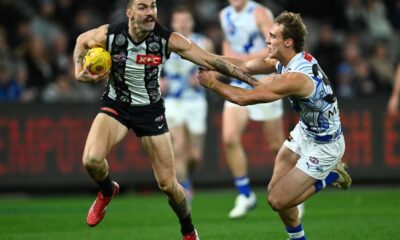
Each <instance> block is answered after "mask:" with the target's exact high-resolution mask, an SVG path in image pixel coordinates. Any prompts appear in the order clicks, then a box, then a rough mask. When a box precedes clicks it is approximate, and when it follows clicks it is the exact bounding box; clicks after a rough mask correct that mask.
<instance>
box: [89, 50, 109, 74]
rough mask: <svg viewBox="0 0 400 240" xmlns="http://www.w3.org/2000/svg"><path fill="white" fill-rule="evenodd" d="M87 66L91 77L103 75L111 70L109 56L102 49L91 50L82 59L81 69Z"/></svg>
mask: <svg viewBox="0 0 400 240" xmlns="http://www.w3.org/2000/svg"><path fill="white" fill-rule="evenodd" d="M88 66H89V72H90V73H91V74H93V75H98V74H103V73H106V72H108V71H109V70H110V68H111V55H110V53H109V52H107V51H106V50H105V49H104V48H100V47H96V48H91V49H89V51H87V53H86V54H85V57H84V59H83V68H84V69H85V68H87V67H88Z"/></svg>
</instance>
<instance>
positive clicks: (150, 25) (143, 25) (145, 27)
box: [130, 17, 156, 32]
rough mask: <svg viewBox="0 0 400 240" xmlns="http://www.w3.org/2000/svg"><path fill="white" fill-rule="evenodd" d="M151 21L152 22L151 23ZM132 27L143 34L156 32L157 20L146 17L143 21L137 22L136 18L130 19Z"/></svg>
mask: <svg viewBox="0 0 400 240" xmlns="http://www.w3.org/2000/svg"><path fill="white" fill-rule="evenodd" d="M149 20H151V21H149ZM130 21H131V23H132V26H133V27H135V28H137V29H139V31H141V32H151V31H153V30H154V26H155V22H156V19H155V18H153V17H146V18H144V19H143V20H140V21H138V20H136V19H135V18H133V17H132V18H131V19H130Z"/></svg>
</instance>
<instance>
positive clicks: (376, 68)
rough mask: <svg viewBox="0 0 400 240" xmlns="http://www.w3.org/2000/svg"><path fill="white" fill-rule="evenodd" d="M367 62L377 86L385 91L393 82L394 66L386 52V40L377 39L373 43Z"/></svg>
mask: <svg viewBox="0 0 400 240" xmlns="http://www.w3.org/2000/svg"><path fill="white" fill-rule="evenodd" d="M368 62H369V68H370V70H371V73H372V74H373V77H374V79H375V82H376V84H377V88H378V89H380V90H386V92H387V91H388V90H389V89H390V88H391V86H392V84H393V75H394V71H395V69H394V68H395V66H394V65H393V63H392V61H391V59H390V56H389V53H388V49H387V41H377V42H376V43H375V44H374V45H373V50H372V56H371V57H370V58H369V61H368Z"/></svg>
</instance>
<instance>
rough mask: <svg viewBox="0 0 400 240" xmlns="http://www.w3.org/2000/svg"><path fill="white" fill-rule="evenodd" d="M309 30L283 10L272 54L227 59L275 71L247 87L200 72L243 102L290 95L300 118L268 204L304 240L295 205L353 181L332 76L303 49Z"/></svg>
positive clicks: (254, 70) (257, 70) (271, 40)
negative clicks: (246, 59)
mask: <svg viewBox="0 0 400 240" xmlns="http://www.w3.org/2000/svg"><path fill="white" fill-rule="evenodd" d="M306 34H307V30H306V26H305V25H304V23H303V20H302V18H301V17H300V15H299V14H295V13H291V12H286V11H285V12H283V13H281V14H280V15H279V16H278V17H276V18H275V21H274V25H273V27H272V29H271V30H270V33H269V37H268V38H267V40H266V43H267V49H268V51H270V54H271V55H270V57H269V58H266V59H262V58H259V59H253V60H249V61H242V60H239V59H234V58H230V59H229V58H225V59H227V60H229V61H230V62H232V63H234V64H235V65H237V66H238V67H239V68H240V69H242V70H244V71H245V72H247V73H249V74H268V73H273V72H275V73H277V74H275V75H272V76H269V77H266V78H264V79H261V80H260V81H257V80H256V79H251V81H244V82H246V83H248V84H250V85H251V86H253V87H254V88H253V89H243V88H238V87H234V86H230V85H227V84H224V83H222V82H220V81H218V80H217V79H216V78H215V74H214V73H213V71H209V70H202V71H200V73H199V76H198V79H199V81H200V83H201V84H202V85H203V86H205V87H207V88H209V89H211V90H213V91H214V92H216V93H218V94H219V95H221V96H223V97H224V98H225V99H227V100H228V101H231V102H233V103H236V104H239V105H241V106H245V105H251V104H257V103H264V102H271V101H276V100H277V99H281V98H285V97H287V98H288V99H289V100H290V102H291V104H292V106H293V109H294V110H295V111H296V112H297V113H298V114H299V117H300V120H299V123H298V124H297V125H296V127H295V128H294V129H293V131H292V132H291V133H290V135H289V137H288V138H287V140H286V141H285V142H284V144H283V145H282V146H281V148H280V150H279V152H278V155H277V157H276V160H275V166H274V171H273V175H272V178H271V180H270V182H269V184H268V203H269V205H270V206H271V208H272V209H273V210H274V211H277V212H278V214H279V216H280V218H281V220H282V221H283V223H284V225H285V226H286V231H287V233H288V234H289V238H290V239H291V240H294V239H296V240H304V239H306V236H305V234H304V230H303V227H302V225H301V222H300V219H299V217H298V209H297V207H296V206H297V205H298V204H300V203H302V202H304V201H305V200H306V199H308V198H309V197H311V196H312V195H313V194H315V193H317V192H318V191H320V190H322V189H323V188H325V187H326V186H328V185H331V184H334V185H337V186H339V187H340V188H342V189H347V188H349V187H350V185H351V177H350V175H349V174H348V173H347V171H346V164H345V163H343V162H342V161H341V159H342V156H343V154H344V150H345V142H344V137H343V133H342V128H341V123H340V117H339V108H338V102H337V99H336V97H335V94H334V92H333V89H332V87H331V85H330V83H329V80H328V77H327V76H326V75H325V73H324V72H323V71H322V69H321V67H320V66H319V65H318V62H317V60H316V59H315V58H314V57H313V56H311V55H310V54H309V53H307V52H304V44H305V38H306Z"/></svg>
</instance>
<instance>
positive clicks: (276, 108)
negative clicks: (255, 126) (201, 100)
mask: <svg viewBox="0 0 400 240" xmlns="http://www.w3.org/2000/svg"><path fill="white" fill-rule="evenodd" d="M263 77H265V75H256V78H263ZM230 85H231V86H235V87H240V88H244V89H251V88H252V87H251V86H250V85H248V84H247V83H244V82H241V81H238V80H235V79H231V83H230ZM224 107H242V106H240V105H237V104H235V103H231V102H228V101H225V104H224ZM245 108H246V109H247V111H248V112H249V118H250V119H251V120H253V121H260V122H261V121H268V120H275V119H278V118H281V117H282V115H283V103H282V100H281V99H279V100H276V101H274V102H270V103H259V104H254V105H248V106H245Z"/></svg>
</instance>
